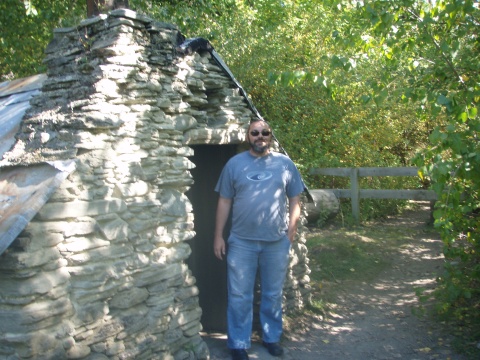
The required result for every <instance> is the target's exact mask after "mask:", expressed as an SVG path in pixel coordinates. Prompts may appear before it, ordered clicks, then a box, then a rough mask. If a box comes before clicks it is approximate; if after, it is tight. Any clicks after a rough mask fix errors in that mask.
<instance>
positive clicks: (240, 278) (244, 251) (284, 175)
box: [213, 120, 304, 360]
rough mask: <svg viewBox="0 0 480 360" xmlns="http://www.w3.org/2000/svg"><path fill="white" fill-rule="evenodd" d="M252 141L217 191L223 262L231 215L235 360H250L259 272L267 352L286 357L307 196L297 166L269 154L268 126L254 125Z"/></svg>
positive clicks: (218, 247) (217, 244)
mask: <svg viewBox="0 0 480 360" xmlns="http://www.w3.org/2000/svg"><path fill="white" fill-rule="evenodd" d="M247 139H248V142H249V144H250V149H249V150H248V151H245V152H242V153H240V154H238V155H236V156H234V157H232V158H231V159H230V160H229V161H228V162H227V164H226V165H225V167H224V169H223V171H222V173H221V175H220V178H219V180H218V183H217V186H216V188H215V191H217V192H218V193H219V199H218V206H217V213H216V226H215V238H214V244H213V249H214V253H215V256H216V257H217V258H219V259H220V260H222V259H223V257H224V256H225V254H226V253H227V251H226V245H225V240H224V238H223V232H224V229H225V224H226V222H227V219H228V216H229V214H230V209H232V229H231V231H230V236H229V238H228V254H227V281H228V284H227V288H228V305H227V328H228V330H227V331H228V347H229V348H230V349H231V352H232V359H233V360H246V359H248V353H247V349H249V348H250V344H251V332H252V320H253V298H254V285H255V278H256V273H257V269H258V270H259V273H260V291H261V297H260V299H261V304H260V323H261V327H262V337H263V346H265V347H266V348H267V350H268V352H269V353H270V354H271V355H273V356H281V355H282V354H283V349H282V347H281V346H280V345H279V341H280V337H281V335H282V331H283V330H282V290H283V283H284V280H285V276H286V273H287V269H288V265H289V260H290V257H289V253H290V247H291V242H293V241H294V238H295V234H296V232H297V221H298V218H299V217H300V200H299V199H300V193H302V192H303V190H304V184H303V181H302V179H301V176H300V173H299V172H298V170H297V168H296V167H295V165H294V163H293V162H292V161H291V160H290V159H289V158H288V157H287V156H285V155H283V154H280V153H277V152H273V151H270V145H271V141H272V131H271V128H270V126H269V125H268V123H267V122H265V121H263V120H256V121H253V122H251V123H250V126H249V128H248V133H247ZM287 205H288V206H287ZM287 209H288V211H287Z"/></svg>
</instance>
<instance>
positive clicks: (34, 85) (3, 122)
mask: <svg viewBox="0 0 480 360" xmlns="http://www.w3.org/2000/svg"><path fill="white" fill-rule="evenodd" d="M45 79H46V75H44V74H41V75H35V76H31V77H28V78H24V79H19V80H13V81H6V82H3V83H1V84H0V159H1V158H3V155H4V154H5V152H7V151H8V150H9V149H10V148H11V147H12V146H13V144H14V143H15V134H16V133H17V131H18V129H19V128H20V123H21V121H22V118H23V115H25V111H27V109H28V108H29V107H30V99H31V98H32V97H33V96H35V95H37V94H38V93H39V92H40V88H41V87H42V84H43V81H44V80H45Z"/></svg>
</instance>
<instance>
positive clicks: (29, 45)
mask: <svg viewBox="0 0 480 360" xmlns="http://www.w3.org/2000/svg"><path fill="white" fill-rule="evenodd" d="M86 13H87V10H86V2H85V1H79V2H76V1H65V0H63V1H61V0H57V1H43V0H22V1H19V0H2V1H1V2H0V81H1V80H6V79H13V78H21V77H25V76H29V75H34V74H39V73H42V72H44V71H45V67H44V66H43V64H42V60H43V58H44V49H45V47H46V46H47V44H48V43H49V42H50V40H51V39H52V36H53V32H52V30H53V29H54V28H58V27H66V26H71V25H74V24H76V23H78V21H79V19H81V18H82V16H83V17H85V16H86Z"/></svg>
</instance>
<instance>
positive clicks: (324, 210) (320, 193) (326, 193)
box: [305, 189, 340, 224]
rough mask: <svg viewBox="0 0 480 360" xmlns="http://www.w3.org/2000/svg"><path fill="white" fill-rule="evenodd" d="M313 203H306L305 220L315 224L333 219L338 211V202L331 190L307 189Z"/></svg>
mask: <svg viewBox="0 0 480 360" xmlns="http://www.w3.org/2000/svg"><path fill="white" fill-rule="evenodd" d="M309 192H310V194H311V195H312V198H313V200H314V202H315V203H306V204H305V209H306V211H307V221H308V223H309V224H316V223H319V222H325V221H327V220H330V219H333V218H334V217H335V216H336V215H337V214H338V212H339V211H340V202H339V201H338V199H337V197H336V196H335V194H334V193H333V191H331V190H321V189H313V190H309Z"/></svg>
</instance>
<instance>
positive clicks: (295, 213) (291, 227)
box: [288, 195, 300, 242]
mask: <svg viewBox="0 0 480 360" xmlns="http://www.w3.org/2000/svg"><path fill="white" fill-rule="evenodd" d="M288 211H289V222H288V238H289V239H290V242H293V241H294V240H295V235H296V234H297V223H298V219H299V218H300V195H299V196H295V197H292V198H288Z"/></svg>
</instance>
